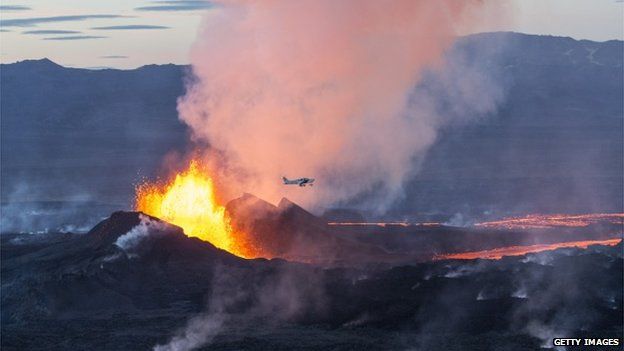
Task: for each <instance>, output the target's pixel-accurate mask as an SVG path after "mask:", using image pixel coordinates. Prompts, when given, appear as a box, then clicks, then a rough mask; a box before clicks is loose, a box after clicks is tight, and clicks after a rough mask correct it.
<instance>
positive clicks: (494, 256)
mask: <svg viewBox="0 0 624 351" xmlns="http://www.w3.org/2000/svg"><path fill="white" fill-rule="evenodd" d="M621 241H622V239H620V238H617V239H606V240H586V241H569V242H563V243H555V244H540V245H528V246H508V247H500V248H496V249H491V250H483V251H472V252H462V253H456V254H447V255H440V256H437V257H436V258H435V259H437V260H444V259H453V260H474V259H477V258H481V259H486V260H499V259H501V258H502V257H503V256H522V255H526V254H528V253H534V252H542V251H550V250H555V249H560V248H564V247H577V248H581V249H586V248H587V247H589V246H591V245H607V246H615V245H617V244H619V243H620V242H621Z"/></svg>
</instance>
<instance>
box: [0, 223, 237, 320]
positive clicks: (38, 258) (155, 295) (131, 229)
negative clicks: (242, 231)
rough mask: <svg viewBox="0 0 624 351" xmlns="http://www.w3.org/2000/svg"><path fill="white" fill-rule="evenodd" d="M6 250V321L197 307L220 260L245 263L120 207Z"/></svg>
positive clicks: (3, 268) (168, 226) (174, 227)
mask: <svg viewBox="0 0 624 351" xmlns="http://www.w3.org/2000/svg"><path fill="white" fill-rule="evenodd" d="M132 235H134V236H135V238H134V240H126V241H124V240H123V237H124V236H132ZM18 246H19V244H18ZM9 256H10V258H9V259H6V260H4V259H3V262H2V278H3V284H4V283H5V282H11V283H10V284H8V283H7V285H3V294H2V301H3V305H2V306H3V308H2V318H3V321H5V320H6V321H9V322H11V321H20V320H24V319H29V318H41V317H45V318H57V317H61V316H79V315H81V314H84V313H94V311H101V313H113V312H114V311H118V310H123V311H129V310H150V309H155V308H164V307H166V306H168V305H169V304H171V303H173V302H174V301H178V300H180V299H181V300H185V301H188V303H189V308H200V307H201V306H202V301H203V300H202V299H203V296H204V295H205V294H206V292H207V291H208V289H209V288H210V281H211V279H212V274H213V272H214V269H216V267H217V266H224V267H227V266H231V267H239V268H244V267H246V266H247V265H248V262H247V261H246V260H244V259H241V258H239V257H236V256H234V255H232V254H230V253H228V252H225V251H223V250H220V249H217V248H216V247H214V246H213V245H212V244H210V243H207V242H204V241H201V240H199V239H197V238H189V237H187V236H186V235H184V233H183V232H182V230H181V229H180V228H179V227H177V226H173V225H171V224H168V223H166V222H163V221H161V220H159V219H157V218H154V217H150V216H147V215H145V214H142V213H139V212H115V213H113V214H112V215H111V216H110V217H109V218H107V219H105V220H104V221H102V222H100V223H99V224H98V225H96V226H95V227H94V228H93V229H92V230H91V231H90V232H89V233H87V234H83V235H73V236H66V237H65V239H64V240H55V241H51V243H50V244H49V245H44V246H43V247H42V246H38V245H37V246H32V250H31V251H29V250H24V249H22V250H21V252H20V254H17V255H9ZM85 296H89V302H88V303H86V301H85V299H84V297H85Z"/></svg>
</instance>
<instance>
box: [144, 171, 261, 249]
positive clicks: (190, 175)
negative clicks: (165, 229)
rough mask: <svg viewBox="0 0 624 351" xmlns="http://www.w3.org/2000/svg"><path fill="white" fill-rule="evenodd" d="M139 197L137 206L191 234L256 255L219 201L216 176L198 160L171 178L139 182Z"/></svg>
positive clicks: (225, 247)
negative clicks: (211, 176)
mask: <svg viewBox="0 0 624 351" xmlns="http://www.w3.org/2000/svg"><path fill="white" fill-rule="evenodd" d="M135 200H136V203H135V210H137V211H141V212H143V213H146V214H148V215H151V216H154V217H158V218H160V219H162V220H165V221H167V222H169V223H172V224H175V225H177V226H179V227H181V228H182V229H183V230H184V233H185V234H186V235H188V236H192V237H197V238H199V239H201V240H204V241H208V242H210V243H212V244H213V245H214V246H216V247H218V248H220V249H223V250H226V251H229V252H231V253H233V254H235V255H237V256H241V257H254V256H256V255H255V252H254V250H253V249H252V246H250V245H246V243H245V240H244V236H243V235H242V233H239V232H237V231H235V230H234V229H233V228H232V225H231V221H230V218H229V216H228V215H227V213H226V211H225V207H224V206H222V205H220V204H219V203H218V201H217V196H216V194H215V188H214V182H213V180H212V179H211V178H210V177H209V176H208V172H207V171H206V170H205V169H204V168H203V167H202V166H201V163H200V162H199V161H197V160H192V161H191V162H190V164H189V166H188V168H187V169H186V170H184V171H182V172H179V173H177V174H176V175H175V177H172V179H170V180H169V181H166V182H153V183H150V182H145V183H143V184H140V185H138V186H137V187H136V199H135Z"/></svg>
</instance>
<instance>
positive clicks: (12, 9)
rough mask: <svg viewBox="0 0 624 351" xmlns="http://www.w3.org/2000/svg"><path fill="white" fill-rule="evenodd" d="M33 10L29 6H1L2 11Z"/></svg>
mask: <svg viewBox="0 0 624 351" xmlns="http://www.w3.org/2000/svg"><path fill="white" fill-rule="evenodd" d="M27 10H32V8H30V7H28V6H22V5H0V11H27Z"/></svg>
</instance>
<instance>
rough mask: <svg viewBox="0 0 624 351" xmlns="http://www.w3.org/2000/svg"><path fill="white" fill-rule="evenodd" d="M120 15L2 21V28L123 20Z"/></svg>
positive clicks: (0, 24) (0, 22)
mask: <svg viewBox="0 0 624 351" xmlns="http://www.w3.org/2000/svg"><path fill="white" fill-rule="evenodd" d="M122 17H127V16H120V15H72V16H52V17H31V18H15V19H2V20H0V26H1V27H33V26H36V25H38V24H41V23H51V22H69V21H84V20H87V19H95V18H122Z"/></svg>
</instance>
